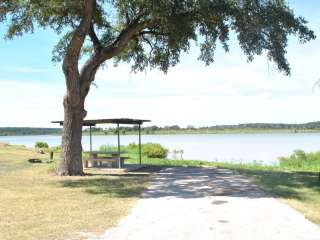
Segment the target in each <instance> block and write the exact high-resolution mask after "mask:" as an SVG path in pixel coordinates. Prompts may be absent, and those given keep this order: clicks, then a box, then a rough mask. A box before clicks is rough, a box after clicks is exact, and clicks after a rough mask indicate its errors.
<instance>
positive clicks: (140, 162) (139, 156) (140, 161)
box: [139, 124, 142, 165]
mask: <svg viewBox="0 0 320 240" xmlns="http://www.w3.org/2000/svg"><path fill="white" fill-rule="evenodd" d="M141 154H142V153H141V124H139V164H140V165H141Z"/></svg>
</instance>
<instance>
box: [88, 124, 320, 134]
mask: <svg viewBox="0 0 320 240" xmlns="http://www.w3.org/2000/svg"><path fill="white" fill-rule="evenodd" d="M249 129H250V130H251V129H252V130H269V129H270V130H282V129H283V130H292V131H295V130H297V131H303V130H314V131H316V130H319V131H320V121H318V122H310V123H302V124H287V123H245V124H238V125H216V126H207V127H195V126H193V125H188V126H187V127H180V126H178V125H171V126H164V127H159V126H155V125H153V126H146V127H141V131H142V133H144V134H154V133H166V132H167V133H170V132H171V133H173V132H210V131H211V132H213V131H214V132H216V131H224V130H249ZM119 130H120V134H130V133H136V132H138V130H139V129H138V126H132V127H131V126H129V127H127V126H121V127H120V128H119ZM84 132H89V129H85V130H84ZM92 132H93V133H96V132H99V133H103V134H106V135H108V134H117V133H118V130H117V128H113V127H110V128H97V127H94V128H92Z"/></svg>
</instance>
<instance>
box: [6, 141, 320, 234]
mask: <svg viewBox="0 0 320 240" xmlns="http://www.w3.org/2000/svg"><path fill="white" fill-rule="evenodd" d="M107 148H108V150H113V147H112V146H107ZM122 150H125V151H127V152H128V153H127V156H128V157H130V159H129V162H131V163H137V162H138V154H137V149H136V148H129V147H125V146H124V147H123V148H122ZM299 154H300V155H299ZM299 154H298V155H299V156H300V157H301V156H304V155H303V154H302V155H301V153H299ZM55 155H56V156H58V154H55ZM296 155H297V154H296ZM305 155H306V156H309V155H308V154H305ZM310 156H312V157H309V158H308V157H306V159H312V161H311V160H310V161H309V160H308V161H309V162H308V164H302V165H301V162H299V160H297V157H292V156H290V157H291V158H292V159H293V161H295V162H296V163H293V162H291V161H290V159H289V158H290V157H289V158H286V159H285V160H283V161H284V162H283V163H282V164H280V165H279V166H264V165H262V164H260V163H258V162H255V163H250V164H240V163H239V164H232V163H217V162H214V163H212V162H206V161H197V160H167V159H150V158H147V157H145V156H143V158H142V163H143V164H149V165H157V166H164V167H166V166H183V167H206V166H211V167H221V168H228V169H232V170H234V171H238V172H240V173H243V174H245V175H247V176H248V177H249V178H251V179H252V181H254V182H255V183H256V184H257V185H259V186H260V187H261V188H262V189H263V190H265V191H266V192H268V193H269V194H270V195H272V196H274V197H276V198H278V199H280V200H281V201H283V202H285V203H287V204H289V205H290V206H292V207H294V208H296V209H297V210H299V211H301V212H302V213H303V214H304V215H305V216H306V217H307V218H308V219H310V220H311V221H313V222H315V223H317V224H319V225H320V181H319V180H318V169H319V165H318V161H317V160H315V159H318V158H317V156H316V155H310ZM315 156H316V157H315ZM28 158H40V159H42V160H43V161H44V163H42V164H30V163H28V162H27V161H26V160H27V159H28ZM46 161H48V159H47V155H40V154H37V153H35V150H33V149H27V148H24V147H17V146H0V202H1V204H0V229H1V231H0V239H1V240H9V239H10V240H11V239H15V240H20V239H31V240H32V239H48V240H50V239H71V240H72V239H84V238H86V237H87V236H88V234H89V233H94V234H99V233H101V232H103V231H104V230H105V229H107V228H109V227H111V226H114V225H115V224H116V223H117V222H118V220H119V219H120V218H121V217H122V216H123V215H125V214H127V213H128V211H129V209H130V207H131V206H132V205H133V204H134V202H135V201H136V199H137V198H138V197H139V195H140V194H141V192H142V191H143V190H144V189H145V188H146V186H147V181H148V176H147V175H143V174H124V175H105V174H102V173H101V172H100V171H98V170H95V171H91V172H89V174H88V175H87V176H84V177H63V178H62V177H57V176H55V174H54V170H55V167H56V159H55V161H53V162H49V163H46ZM311 162H312V163H311ZM302 169H303V170H302Z"/></svg>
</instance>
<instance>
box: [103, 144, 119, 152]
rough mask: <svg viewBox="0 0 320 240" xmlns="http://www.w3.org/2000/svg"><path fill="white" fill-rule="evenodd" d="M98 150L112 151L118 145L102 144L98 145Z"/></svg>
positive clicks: (115, 149) (116, 149) (116, 148)
mask: <svg viewBox="0 0 320 240" xmlns="http://www.w3.org/2000/svg"><path fill="white" fill-rule="evenodd" d="M99 150H100V151H103V152H112V151H118V147H116V146H113V145H102V146H100V148H99Z"/></svg>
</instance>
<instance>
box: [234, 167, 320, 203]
mask: <svg viewBox="0 0 320 240" xmlns="http://www.w3.org/2000/svg"><path fill="white" fill-rule="evenodd" d="M235 170H238V171H239V172H240V173H244V174H246V175H248V176H253V177H254V180H255V181H256V182H257V183H258V184H259V185H260V186H262V188H263V189H264V190H266V191H267V192H270V193H271V194H272V195H273V196H274V197H280V198H288V199H298V200H305V199H306V197H307V195H306V194H305V193H304V190H307V191H311V192H313V193H315V194H316V195H318V196H319V197H318V198H319V199H320V181H319V177H318V173H315V172H284V171H266V170H247V169H246V170H244V169H235Z"/></svg>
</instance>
